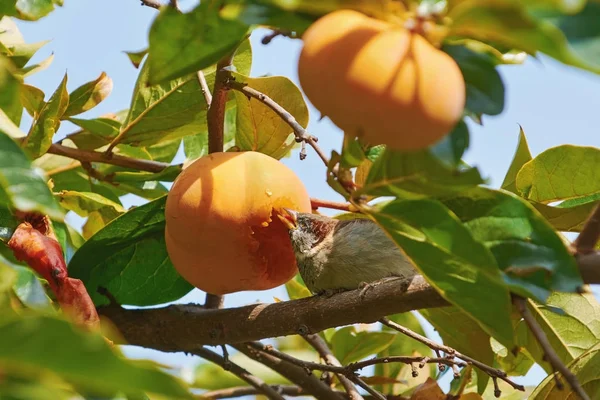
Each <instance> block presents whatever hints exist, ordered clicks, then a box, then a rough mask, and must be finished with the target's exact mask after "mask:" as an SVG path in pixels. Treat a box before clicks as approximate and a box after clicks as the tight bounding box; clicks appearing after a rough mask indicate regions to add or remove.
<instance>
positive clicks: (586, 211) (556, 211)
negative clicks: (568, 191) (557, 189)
mask: <svg viewBox="0 0 600 400" xmlns="http://www.w3.org/2000/svg"><path fill="white" fill-rule="evenodd" d="M595 197H597V196H595ZM567 201H569V200H567ZM562 204H563V203H561V204H559V206H562ZM597 204H598V202H590V203H583V204H580V205H574V206H572V207H552V206H548V205H546V204H541V203H532V205H533V206H534V207H535V209H536V210H537V211H538V212H539V213H540V214H541V215H543V216H544V218H546V220H547V221H548V222H549V223H550V224H551V225H552V226H553V227H554V229H556V230H558V231H561V232H581V230H582V229H583V226H584V224H585V221H586V220H587V219H588V217H589V216H590V214H591V213H592V211H594V208H595V207H596V205H597Z"/></svg>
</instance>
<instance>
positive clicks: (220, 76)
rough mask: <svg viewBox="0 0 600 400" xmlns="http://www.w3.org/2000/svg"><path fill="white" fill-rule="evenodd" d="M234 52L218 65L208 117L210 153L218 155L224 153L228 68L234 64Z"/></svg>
mask: <svg viewBox="0 0 600 400" xmlns="http://www.w3.org/2000/svg"><path fill="white" fill-rule="evenodd" d="M234 54H235V53H234V52H232V53H231V54H229V55H228V56H227V57H224V58H223V59H221V60H220V61H219V62H218V63H217V73H216V75H215V86H214V88H213V97H212V101H211V103H210V107H209V109H208V113H207V115H206V118H207V123H208V152H209V153H218V152H222V151H223V131H224V125H225V105H226V103H227V86H225V81H227V80H228V79H229V71H227V70H226V68H227V67H229V66H230V65H231V63H232V62H233V56H234Z"/></svg>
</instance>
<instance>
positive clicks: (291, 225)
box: [277, 208, 298, 231]
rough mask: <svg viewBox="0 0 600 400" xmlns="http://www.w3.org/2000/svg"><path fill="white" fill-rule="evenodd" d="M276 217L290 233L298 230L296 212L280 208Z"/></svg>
mask: <svg viewBox="0 0 600 400" xmlns="http://www.w3.org/2000/svg"><path fill="white" fill-rule="evenodd" d="M277 217H278V218H279V219H280V220H281V222H283V225H285V226H286V227H287V228H288V229H289V230H290V231H291V230H294V229H297V228H298V212H297V211H294V210H290V209H289V208H282V209H281V211H280V212H278V213H277Z"/></svg>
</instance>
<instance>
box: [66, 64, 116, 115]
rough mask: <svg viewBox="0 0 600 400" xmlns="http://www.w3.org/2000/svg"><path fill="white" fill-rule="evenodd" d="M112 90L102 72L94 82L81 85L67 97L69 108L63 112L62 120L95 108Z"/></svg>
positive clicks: (110, 81)
mask: <svg viewBox="0 0 600 400" xmlns="http://www.w3.org/2000/svg"><path fill="white" fill-rule="evenodd" d="M112 88H113V81H112V79H110V78H109V77H108V75H106V73H105V72H102V73H101V74H100V76H99V77H98V78H97V79H96V80H94V81H91V82H88V83H86V84H84V85H81V86H80V87H78V88H77V89H75V90H74V91H73V92H72V93H71V94H70V95H69V106H68V107H67V109H66V110H65V112H64V114H63V116H62V119H65V118H67V117H70V116H73V115H77V114H81V113H83V112H86V111H87V110H89V109H92V108H94V107H96V106H97V105H98V104H100V103H101V102H102V101H103V100H104V99H105V98H106V97H108V95H109V94H110V92H111V91H112Z"/></svg>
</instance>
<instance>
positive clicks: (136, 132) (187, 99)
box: [121, 40, 252, 158]
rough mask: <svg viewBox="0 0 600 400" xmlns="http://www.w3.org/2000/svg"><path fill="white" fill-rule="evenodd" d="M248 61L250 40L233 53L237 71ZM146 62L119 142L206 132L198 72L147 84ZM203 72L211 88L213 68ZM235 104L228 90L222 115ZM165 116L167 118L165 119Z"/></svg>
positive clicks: (139, 142)
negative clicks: (155, 83) (163, 81)
mask: <svg viewBox="0 0 600 400" xmlns="http://www.w3.org/2000/svg"><path fill="white" fill-rule="evenodd" d="M151 57H152V56H150V58H151ZM251 61H252V48H251V46H250V42H249V41H248V40H246V41H244V42H243V43H242V44H241V45H240V47H239V49H238V51H237V52H236V54H235V57H234V58H233V65H234V66H235V68H236V69H237V70H238V71H244V72H246V71H250V68H251ZM148 65H149V62H148V61H146V63H145V64H144V66H143V67H142V69H141V71H140V75H139V77H138V81H137V83H136V88H135V91H134V94H133V99H132V103H131V108H130V109H129V114H128V116H127V118H126V121H125V122H124V123H123V127H122V129H121V133H122V135H123V140H122V143H130V144H132V145H136V146H146V145H152V144H155V143H158V142H161V141H168V140H172V139H176V138H181V137H187V136H191V135H195V136H194V137H195V138H198V137H199V136H198V135H205V134H206V133H205V132H208V127H207V125H206V111H207V109H208V106H207V104H206V100H205V98H204V95H203V94H202V89H201V87H200V84H199V83H198V76H197V74H195V73H194V74H190V75H187V76H185V77H184V78H179V79H175V80H172V81H169V82H166V83H162V84H158V85H150V83H149V82H148V68H149V67H148ZM203 73H204V77H205V79H206V82H207V85H208V87H209V88H211V87H213V86H214V81H215V67H210V68H207V69H206V70H204V71H203ZM234 107H235V101H234V96H233V93H230V94H229V97H228V100H227V105H226V111H225V115H226V116H227V115H228V114H229V112H230V111H229V110H230V109H231V108H234ZM165 115H168V116H169V117H168V118H165ZM187 143H188V141H187V140H186V144H187ZM188 158H189V155H188Z"/></svg>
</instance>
